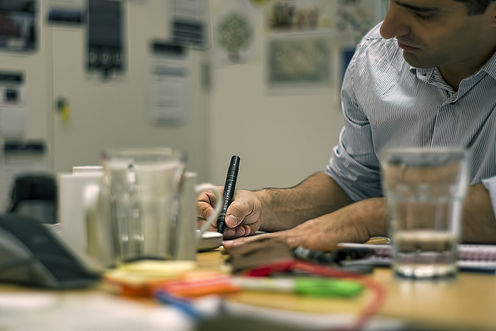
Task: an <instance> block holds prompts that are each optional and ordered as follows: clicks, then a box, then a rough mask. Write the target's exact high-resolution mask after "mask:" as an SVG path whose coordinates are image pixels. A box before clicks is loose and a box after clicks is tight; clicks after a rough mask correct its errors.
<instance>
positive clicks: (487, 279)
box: [198, 251, 496, 330]
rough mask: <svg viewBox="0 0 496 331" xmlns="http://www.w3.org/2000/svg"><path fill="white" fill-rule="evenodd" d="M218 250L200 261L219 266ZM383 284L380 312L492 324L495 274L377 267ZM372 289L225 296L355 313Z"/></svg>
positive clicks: (472, 325)
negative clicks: (409, 273)
mask: <svg viewBox="0 0 496 331" xmlns="http://www.w3.org/2000/svg"><path fill="white" fill-rule="evenodd" d="M221 259H222V257H221V256H220V252H217V251H215V252H207V253H202V254H199V259H198V262H199V265H200V266H202V267H204V268H214V269H215V268H218V267H219V262H220V261H221ZM371 277H372V278H373V279H374V280H375V281H376V282H378V283H379V284H381V285H382V286H383V287H384V288H385V289H386V300H385V303H384V304H383V306H382V308H381V309H380V311H379V316H383V317H392V318H400V319H406V320H409V321H411V322H414V323H419V324H428V325H433V326H439V327H447V328H457V329H464V330H467V329H475V330H481V329H487V330H495V329H496V276H494V275H487V274H477V273H466V272H460V273H459V274H458V277H457V279H456V280H455V281H453V282H449V283H445V282H429V281H408V280H397V279H394V277H392V273H391V270H390V269H389V268H376V270H375V271H374V274H373V275H372V276H371ZM371 296H372V293H366V294H365V295H363V296H361V297H359V298H356V299H351V300H350V299H315V298H304V297H297V296H294V295H290V294H284V293H277V294H275V293H264V292H243V293H241V294H236V295H232V296H230V297H229V300H232V301H235V302H241V303H247V304H253V305H256V306H261V307H271V308H280V309H288V310H294V311H301V312H312V313H322V314H329V313H358V312H359V311H360V310H361V309H362V308H363V307H364V305H365V304H366V303H367V302H368V300H370V299H371Z"/></svg>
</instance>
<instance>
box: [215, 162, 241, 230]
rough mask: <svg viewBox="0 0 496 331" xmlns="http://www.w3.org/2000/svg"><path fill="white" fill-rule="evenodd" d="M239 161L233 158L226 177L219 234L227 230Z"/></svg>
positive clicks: (219, 218)
mask: <svg viewBox="0 0 496 331" xmlns="http://www.w3.org/2000/svg"><path fill="white" fill-rule="evenodd" d="M239 161H240V159H239V156H237V155H233V156H232V157H231V163H230V164H229V170H228V171H227V176H226V184H225V185H224V201H223V203H224V204H223V205H222V210H221V211H220V214H219V217H218V218H217V232H219V233H224V229H225V228H226V212H227V208H228V207H229V205H230V204H231V202H232V200H233V197H234V190H235V189H236V180H237V178H238V169H239Z"/></svg>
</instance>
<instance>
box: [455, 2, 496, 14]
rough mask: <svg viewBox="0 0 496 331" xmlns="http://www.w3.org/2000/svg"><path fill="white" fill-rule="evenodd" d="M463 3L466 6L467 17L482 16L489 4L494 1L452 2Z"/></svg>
mask: <svg viewBox="0 0 496 331" xmlns="http://www.w3.org/2000/svg"><path fill="white" fill-rule="evenodd" d="M453 1H457V2H463V3H464V4H465V6H467V15H480V14H484V12H485V11H486V9H487V6H489V3H491V2H492V1H495V0H453Z"/></svg>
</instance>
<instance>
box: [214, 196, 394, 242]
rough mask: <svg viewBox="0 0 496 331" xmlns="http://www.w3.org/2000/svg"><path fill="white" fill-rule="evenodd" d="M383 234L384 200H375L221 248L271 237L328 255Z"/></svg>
mask: <svg viewBox="0 0 496 331" xmlns="http://www.w3.org/2000/svg"><path fill="white" fill-rule="evenodd" d="M386 233H387V229H386V204H385V200H384V199H382V198H374V199H367V200H364V201H360V202H357V203H354V204H351V205H349V206H346V207H344V208H341V209H339V210H337V211H335V212H332V213H330V214H326V215H323V216H320V217H317V218H314V219H311V220H308V221H306V222H304V223H302V224H300V225H298V226H296V227H294V228H292V229H289V230H285V231H279V232H273V233H267V234H263V235H259V236H254V237H249V238H240V239H236V240H231V241H224V248H225V249H229V248H231V247H234V246H238V245H242V244H245V243H247V242H251V241H255V240H259V239H261V238H268V237H270V238H280V239H283V240H284V241H286V242H287V243H288V245H289V246H291V247H296V246H303V247H306V248H309V249H312V250H317V251H330V250H333V249H336V247H337V244H338V243H340V242H358V243H363V242H365V241H367V240H368V239H369V238H370V237H372V236H377V235H385V234H386Z"/></svg>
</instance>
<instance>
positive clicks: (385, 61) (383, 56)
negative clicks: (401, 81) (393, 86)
mask: <svg viewBox="0 0 496 331" xmlns="http://www.w3.org/2000/svg"><path fill="white" fill-rule="evenodd" d="M381 25H382V22H381V23H379V24H377V25H376V26H375V27H374V28H372V29H371V30H370V31H369V32H368V33H367V34H366V35H365V36H364V37H363V38H362V40H361V41H360V43H359V44H358V45H357V49H356V52H357V61H359V62H362V63H364V64H365V63H366V65H372V66H373V67H375V68H377V69H379V68H381V67H382V66H383V65H385V66H387V67H390V66H391V65H392V66H393V67H394V68H396V69H397V70H400V69H401V68H402V67H403V64H404V58H403V56H402V52H401V49H400V48H399V47H398V43H397V42H396V41H395V39H385V38H383V37H382V36H381V33H380V28H381Z"/></svg>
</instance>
